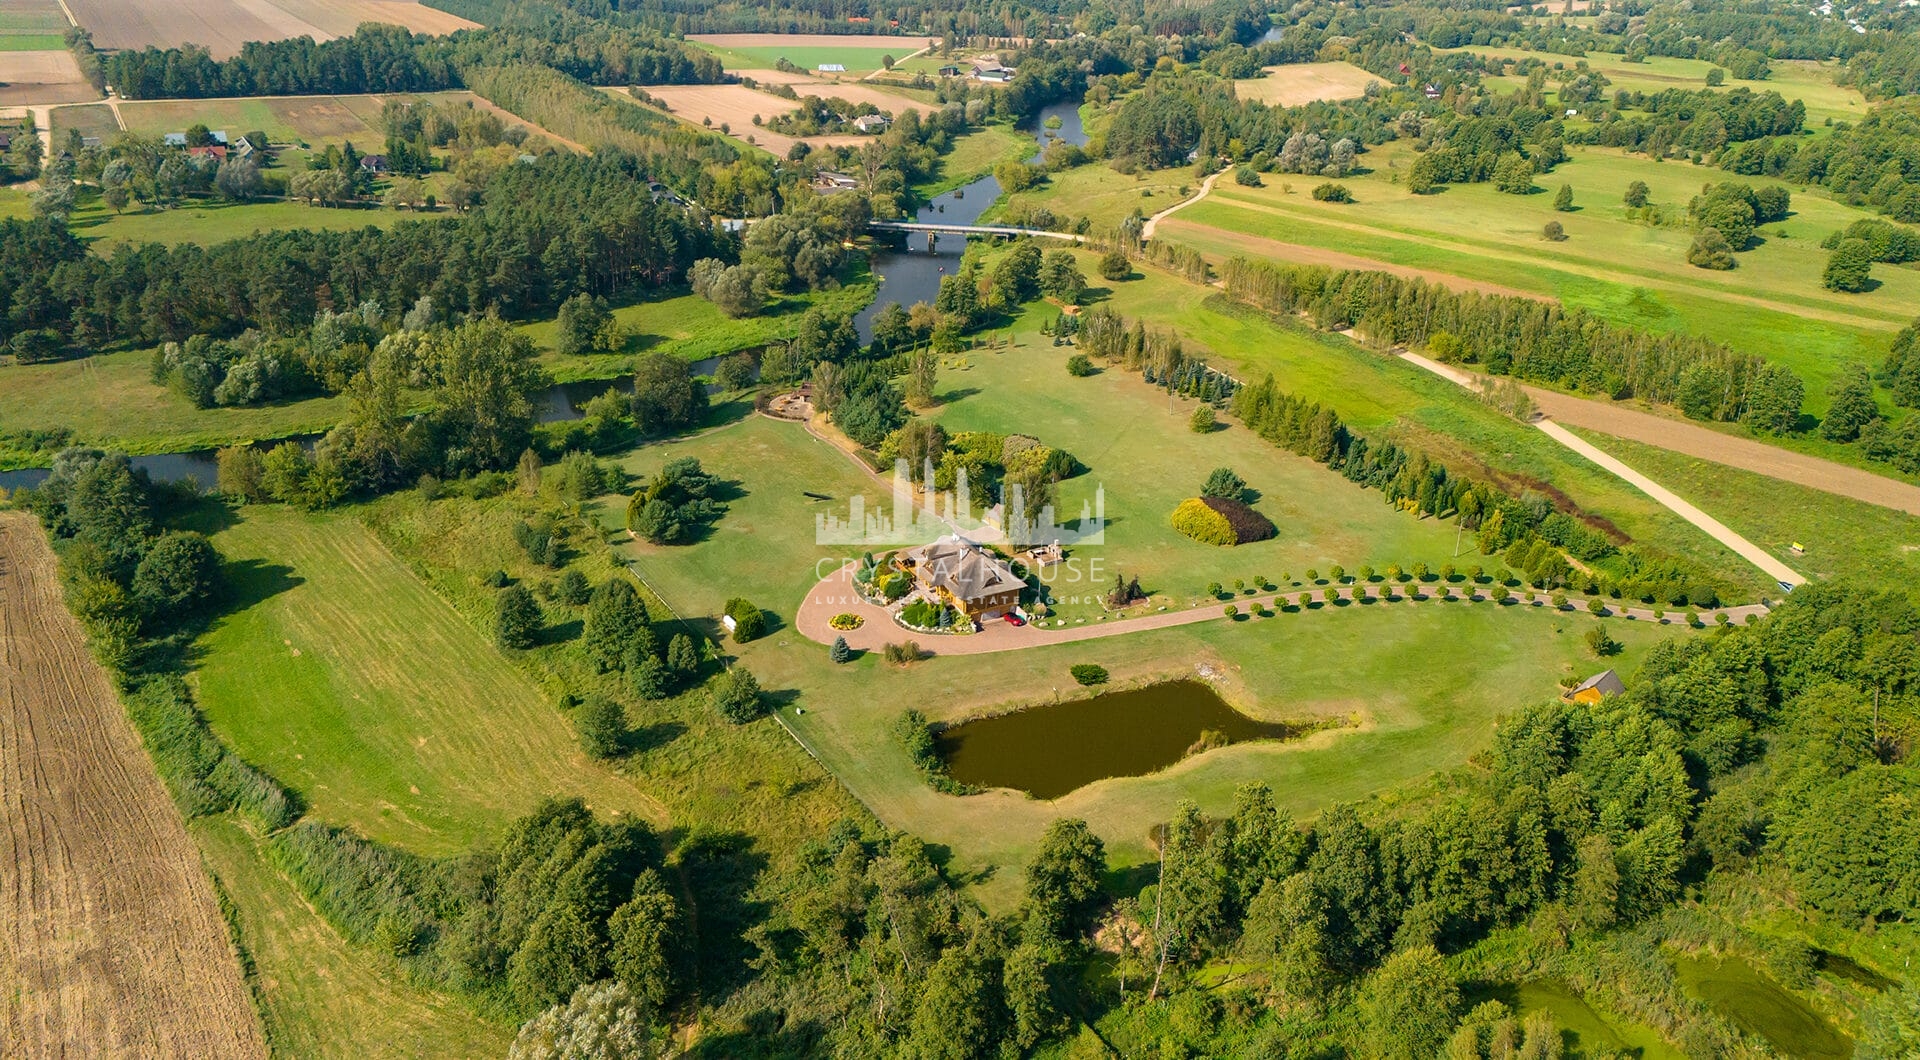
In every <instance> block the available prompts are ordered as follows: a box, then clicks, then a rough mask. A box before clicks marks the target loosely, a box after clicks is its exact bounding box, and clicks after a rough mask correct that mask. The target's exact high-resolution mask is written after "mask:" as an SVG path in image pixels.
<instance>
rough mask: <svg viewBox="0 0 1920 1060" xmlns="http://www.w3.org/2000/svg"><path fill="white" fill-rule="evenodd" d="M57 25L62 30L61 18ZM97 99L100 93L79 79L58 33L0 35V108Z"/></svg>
mask: <svg viewBox="0 0 1920 1060" xmlns="http://www.w3.org/2000/svg"><path fill="white" fill-rule="evenodd" d="M57 10H58V9H57V8H56V11H57ZM60 25H61V29H62V30H64V29H65V27H66V22H65V20H64V19H62V20H61V24H60ZM99 98H100V93H99V91H98V90H96V89H95V88H94V87H93V86H92V85H91V84H88V83H87V79H86V78H85V77H83V76H81V73H80V65H79V64H78V63H77V62H75V61H74V58H73V53H72V52H69V51H68V50H67V45H66V41H65V39H64V38H63V37H62V36H61V35H60V33H59V32H55V33H54V34H52V35H51V36H44V35H39V34H32V33H0V107H17V106H24V105H27V104H35V105H40V104H58V103H77V102H80V101H82V100H89V99H99Z"/></svg>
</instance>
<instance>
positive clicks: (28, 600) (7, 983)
mask: <svg viewBox="0 0 1920 1060" xmlns="http://www.w3.org/2000/svg"><path fill="white" fill-rule="evenodd" d="M0 1054H4V1055H5V1056H7V1057H15V1056H27V1057H95V1056H127V1057H135V1056H137V1057H195V1058H198V1057H258V1056H264V1055H265V1054H266V1045H265V1043H264V1041H263V1040H262V1038H261V1033H260V1027H259V1021H258V1020H257V1018H256V1017H255V1015H254V1011H253V1007H252V1004H251V1002H250V1001H249V998H248V995H247V988H246V985H245V983H244V982H243V980H242V978H241V975H240V966H239V962H238V961H237V960H236V959H235V957H234V954H233V950H232V949H231V947H230V946H229V944H228V941H227V929H226V925H225V924H224V923H222V921H221V918H220V910H219V907H218V905H217V904H216V903H215V900H214V894H213V886H212V884H210V883H209V882H208V880H207V875H206V872H205V871H204V870H203V869H202V868H201V864H200V855H199V852H198V850H197V848H196V847H195V846H194V844H193V840H192V839H191V838H190V837H189V836H188V835H187V831H186V828H185V826H184V825H183V824H182V822H181V820H180V813H179V811H178V810H176V809H175V808H174V805H173V802H172V801H171V800H170V799H169V798H168V797H167V792H166V790H165V788H163V787H162V786H161V783H160V777H159V776H158V774H156V773H155V772H154V770H153V765H152V763H151V762H150V761H149V760H148V758H147V754H146V751H145V749H144V748H142V747H141V745H140V739H139V737H138V736H137V735H136V734H135V733H134V731H133V727H132V725H131V724H130V723H129V722H128V721H127V716H126V713H125V711H124V710H123V709H122V707H121V705H120V702H119V700H118V698H117V697H116V696H115V695H114V690H113V686H112V685H111V684H110V683H109V682H108V680H107V675H106V673H105V672H104V671H103V670H101V668H100V667H99V665H98V664H96V663H95V662H94V661H93V659H92V657H91V656H89V655H88V654H87V648H86V644H85V641H84V638H83V637H82V635H81V632H80V627H79V625H78V624H77V623H76V622H75V621H74V619H73V617H72V615H70V614H69V613H68V612H67V609H66V605H65V604H64V603H63V602H62V601H61V595H60V587H59V583H58V578H57V574H56V571H55V566H54V558H53V552H52V550H50V549H49V548H48V547H47V542H46V538H45V537H44V536H42V534H41V532H40V529H39V527H38V526H37V525H36V524H35V523H34V521H33V520H32V518H31V517H29V516H26V515H24V514H21V513H17V512H0Z"/></svg>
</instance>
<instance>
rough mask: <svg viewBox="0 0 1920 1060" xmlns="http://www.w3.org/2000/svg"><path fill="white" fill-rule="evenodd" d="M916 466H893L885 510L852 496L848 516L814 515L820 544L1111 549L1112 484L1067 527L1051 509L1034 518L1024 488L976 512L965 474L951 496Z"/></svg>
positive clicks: (929, 465)
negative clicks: (947, 541) (949, 542)
mask: <svg viewBox="0 0 1920 1060" xmlns="http://www.w3.org/2000/svg"><path fill="white" fill-rule="evenodd" d="M910 467H911V465H909V464H908V463H907V461H906V460H905V458H901V459H898V460H895V461H894V462H893V484H892V490H891V491H890V494H889V496H888V497H887V498H885V499H884V502H883V503H882V504H877V505H872V506H870V505H869V504H868V499H867V496H866V495H865V494H862V493H856V494H854V495H852V496H851V497H849V498H847V510H846V514H845V515H844V516H841V515H837V514H835V513H832V512H819V513H817V514H815V515H814V517H813V539H814V543H815V544H818V545H853V546H858V547H862V548H911V547H914V546H917V545H925V544H930V543H931V542H933V541H936V540H938V539H940V538H942V537H947V536H949V535H958V536H960V537H964V538H966V539H968V540H969V541H973V542H974V543H976V544H982V545H1001V546H1003V547H1006V548H1009V549H1011V550H1013V551H1023V550H1026V549H1032V548H1039V547H1042V546H1048V545H1058V546H1060V547H1062V548H1065V547H1067V546H1069V545H1100V544H1105V543H1106V533H1107V519H1106V508H1107V492H1106V486H1105V485H1100V486H1096V487H1095V488H1094V492H1093V499H1092V500H1091V501H1086V500H1083V501H1081V504H1080V513H1079V517H1078V518H1077V519H1075V520H1073V521H1072V522H1068V523H1061V522H1059V521H1058V515H1057V513H1056V512H1055V510H1054V506H1053V504H1051V503H1048V504H1045V505H1043V506H1041V508H1040V510H1039V511H1037V512H1030V511H1028V510H1027V505H1026V491H1025V490H1023V489H1022V488H1021V487H1020V486H1019V484H1017V483H1016V484H1014V485H1012V486H1009V487H1008V488H1007V489H1006V490H1004V491H1003V493H1002V496H1001V502H1000V503H998V504H994V505H991V506H989V507H988V508H986V509H984V510H982V511H978V512H976V511H975V510H974V507H973V499H972V498H973V492H972V489H971V483H970V482H969V481H968V479H967V472H966V469H965V468H961V469H960V470H959V472H958V473H957V474H956V475H955V478H954V484H953V488H951V489H947V490H939V489H934V488H932V487H927V488H918V487H916V486H915V485H914V482H913V476H912V474H911V473H910ZM921 481H922V482H927V483H931V482H933V481H934V469H933V461H932V460H931V459H929V460H927V461H926V463H925V465H924V466H923V468H922V476H921Z"/></svg>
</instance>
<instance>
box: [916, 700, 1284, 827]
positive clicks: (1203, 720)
mask: <svg viewBox="0 0 1920 1060" xmlns="http://www.w3.org/2000/svg"><path fill="white" fill-rule="evenodd" d="M1207 732H1212V733H1218V734H1220V736H1221V737H1223V738H1224V739H1225V740H1226V741H1227V742H1229V743H1243V742H1245V741H1248V740H1280V739H1285V738H1287V737H1288V736H1290V735H1292V734H1293V730H1292V729H1290V728H1289V727H1288V726H1285V725H1278V724H1272V723H1268V722H1260V721H1255V720H1254V719H1252V718H1249V717H1247V716H1246V715H1244V714H1242V713H1240V712H1239V711H1237V710H1234V709H1233V708H1232V707H1230V706H1228V705H1227V702H1226V700H1223V699H1221V698H1220V696H1219V694H1218V693H1216V692H1215V691H1214V690H1213V689H1212V688H1210V687H1208V686H1207V685H1206V684H1203V683H1202V682H1199V681H1168V682H1165V683H1162V684H1157V685H1150V686H1148V687H1146V688H1137V689H1132V690H1129V691H1125V692H1110V693H1108V694H1106V695H1103V696H1095V697H1093V698H1092V699H1080V700H1073V701H1071V702H1067V703H1053V704H1047V705H1044V706H1036V707H1029V708H1027V709H1026V710H1021V711H1016V712H1014V713H1012V714H1001V715H998V716H997V717H992V718H982V719H980V720H979V721H970V722H966V723H965V724H962V725H956V726H954V727H953V728H951V729H947V730H945V731H944V732H942V733H941V734H940V735H939V738H938V741H937V745H938V747H939V751H940V757H941V758H942V759H944V760H945V761H946V763H947V772H948V773H949V774H951V775H952V777H953V779H955V780H957V781H959V782H961V783H962V784H970V785H975V786H978V787H990V788H1014V789H1016V790H1019V791H1024V792H1027V793H1028V794H1030V795H1032V796H1033V797H1034V798H1037V799H1057V798H1059V797H1060V796H1062V795H1065V794H1067V793H1068V792H1070V791H1073V790H1074V789H1076V788H1079V787H1083V786H1085V785H1087V784H1091V783H1093V782H1094V781H1096V780H1103V779H1105V778H1107V777H1137V776H1144V775H1146V774H1148V773H1155V772H1158V771H1160V770H1162V769H1165V768H1166V767H1168V766H1170V765H1173V764H1174V763H1175V762H1178V761H1180V760H1181V759H1182V758H1184V757H1186V755H1187V751H1188V749H1189V748H1191V747H1193V745H1194V743H1195V742H1196V741H1198V740H1199V739H1200V737H1201V734H1202V733H1207Z"/></svg>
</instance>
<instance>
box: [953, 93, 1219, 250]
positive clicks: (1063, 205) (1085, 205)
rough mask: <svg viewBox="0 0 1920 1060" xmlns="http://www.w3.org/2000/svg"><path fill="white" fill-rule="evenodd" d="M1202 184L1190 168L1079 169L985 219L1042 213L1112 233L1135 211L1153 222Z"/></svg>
mask: <svg viewBox="0 0 1920 1060" xmlns="http://www.w3.org/2000/svg"><path fill="white" fill-rule="evenodd" d="M1082 113H1085V112H1084V111H1083V112H1082ZM1199 183H1200V182H1199V181H1198V180H1197V179H1195V178H1194V176H1193V172H1192V171H1191V170H1188V169H1159V170H1141V171H1139V172H1138V173H1134V174H1132V175H1128V174H1125V173H1120V172H1117V171H1115V170H1113V169H1111V168H1109V167H1107V166H1103V165H1085V166H1078V167H1076V168H1073V169H1068V170H1062V171H1060V172H1058V173H1052V174H1049V175H1048V177H1047V179H1046V181H1045V182H1044V183H1042V184H1037V185H1035V186H1033V187H1032V188H1029V189H1027V190H1026V191H1022V192H1019V193H1017V194H1014V195H1008V196H1005V197H1004V198H1002V199H1001V201H1000V202H999V203H998V204H996V205H995V206H994V207H993V208H992V209H991V210H989V211H988V212H987V214H986V218H998V217H1006V216H1009V215H1020V214H1024V213H1025V212H1027V211H1030V210H1037V209H1044V210H1048V211H1051V212H1052V213H1053V215H1054V216H1055V217H1058V218H1063V219H1066V220H1068V221H1072V220H1075V219H1077V218H1081V217H1085V218H1087V220H1088V221H1090V222H1091V223H1092V225H1093V231H1095V232H1103V231H1111V230H1113V229H1114V228H1116V227H1118V226H1119V224H1120V222H1121V221H1124V220H1126V219H1127V218H1128V217H1130V216H1132V215H1133V213H1134V212H1135V211H1138V212H1139V213H1140V215H1141V216H1142V217H1150V216H1152V215H1153V214H1156V213H1158V212H1160V211H1161V210H1164V209H1166V208H1167V207H1169V206H1172V205H1173V204H1174V203H1177V202H1179V201H1180V200H1182V199H1184V198H1186V197H1187V195H1188V194H1191V193H1192V191H1193V189H1194V188H1197V187H1199ZM1182 189H1185V190H1184V191H1183V190H1182ZM1189 209H1191V207H1189ZM1184 212H1185V211H1182V213H1184Z"/></svg>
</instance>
